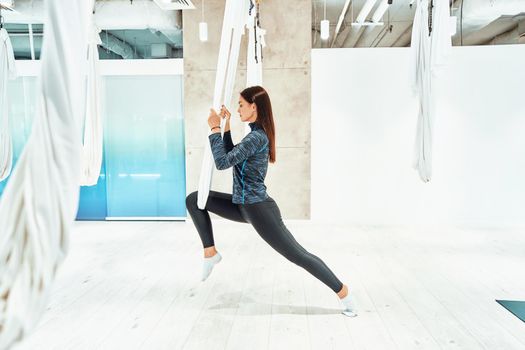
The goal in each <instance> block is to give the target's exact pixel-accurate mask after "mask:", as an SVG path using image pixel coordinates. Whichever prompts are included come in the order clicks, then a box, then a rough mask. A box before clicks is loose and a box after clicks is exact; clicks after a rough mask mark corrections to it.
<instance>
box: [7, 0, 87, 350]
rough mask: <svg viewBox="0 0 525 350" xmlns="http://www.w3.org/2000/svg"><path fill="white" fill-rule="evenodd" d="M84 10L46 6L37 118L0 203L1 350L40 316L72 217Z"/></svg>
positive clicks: (72, 2) (75, 2)
mask: <svg viewBox="0 0 525 350" xmlns="http://www.w3.org/2000/svg"><path fill="white" fill-rule="evenodd" d="M86 5H87V2H85V1H82V0H48V1H45V2H44V8H45V10H46V21H45V26H44V28H45V36H44V42H43V48H42V60H41V65H42V70H41V76H40V80H39V90H38V94H37V101H38V108H37V114H36V116H35V119H34V123H33V127H32V132H31V136H30V137H29V140H28V142H27V144H26V146H25V148H24V151H23V153H22V155H21V157H20V159H19V161H18V163H17V166H16V167H15V168H14V170H13V174H12V176H11V178H10V180H9V183H8V184H7V187H6V189H5V192H4V194H3V196H2V198H1V200H0V227H1V236H0V349H8V348H10V347H11V346H12V345H13V344H14V343H16V342H18V341H21V340H22V339H23V338H24V337H26V336H27V335H28V334H29V332H30V331H31V330H32V329H33V328H34V327H35V326H36V324H37V322H38V320H39V318H40V316H41V314H42V313H43V311H44V310H45V307H46V304H47V300H48V295H49V291H50V287H51V283H52V282H53V279H54V276H55V274H56V272H57V269H58V267H59V265H60V263H61V262H62V260H63V259H64V257H65V254H66V251H67V247H68V240H69V231H70V227H71V226H72V223H73V220H74V218H75V215H76V212H77V206H78V197H79V185H78V184H79V180H80V178H79V177H80V156H81V140H82V139H81V135H82V128H81V120H82V118H81V113H80V112H81V111H80V109H79V108H78V106H80V103H79V102H80V101H81V95H80V87H81V85H82V82H83V81H84V71H83V70H82V69H79V67H83V66H84V65H85V64H84V62H85V59H86V48H87V45H86V36H85V35H86V28H85V24H86V16H87V14H88V11H89V9H88V7H87V6H86Z"/></svg>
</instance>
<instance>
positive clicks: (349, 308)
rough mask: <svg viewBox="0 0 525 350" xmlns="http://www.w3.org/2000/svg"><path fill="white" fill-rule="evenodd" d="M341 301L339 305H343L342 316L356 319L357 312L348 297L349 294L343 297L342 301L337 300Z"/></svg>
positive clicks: (350, 298) (351, 299)
mask: <svg viewBox="0 0 525 350" xmlns="http://www.w3.org/2000/svg"><path fill="white" fill-rule="evenodd" d="M339 300H341V304H343V311H342V313H343V315H345V316H348V317H356V316H357V311H356V307H355V305H354V303H353V298H352V297H351V296H350V292H348V295H347V296H346V297H344V298H343V299H339Z"/></svg>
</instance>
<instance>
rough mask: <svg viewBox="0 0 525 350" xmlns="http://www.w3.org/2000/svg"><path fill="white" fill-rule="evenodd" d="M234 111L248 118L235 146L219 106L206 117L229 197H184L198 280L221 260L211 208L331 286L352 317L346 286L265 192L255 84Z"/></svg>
mask: <svg viewBox="0 0 525 350" xmlns="http://www.w3.org/2000/svg"><path fill="white" fill-rule="evenodd" d="M237 111H238V112H239V114H240V117H241V120H242V121H243V122H249V125H250V128H251V132H250V133H249V134H248V135H246V136H245V137H244V138H243V139H242V141H241V142H240V143H239V144H237V145H235V146H234V145H233V142H232V138H231V133H230V116H231V114H230V112H229V111H228V110H227V109H226V108H225V107H224V106H223V107H222V108H221V111H220V116H219V115H217V113H216V112H215V110H213V109H211V112H210V116H209V118H208V124H209V126H210V128H211V131H212V134H210V135H209V140H210V144H211V149H212V153H213V158H214V159H215V165H216V167H217V169H218V170H223V169H228V168H230V167H233V195H232V194H227V193H220V192H215V191H210V193H209V196H208V201H207V203H206V207H205V209H204V210H200V209H199V208H198V207H197V192H193V193H191V194H190V195H188V197H187V198H186V206H187V208H188V211H189V213H190V215H191V218H192V220H193V223H194V224H195V227H196V228H197V231H198V232H199V235H200V238H201V240H202V244H203V246H204V265H203V272H202V280H203V281H204V280H205V279H206V278H208V276H209V275H210V273H211V271H212V269H213V267H214V265H215V264H217V263H218V262H219V261H221V259H222V258H221V255H220V254H219V252H217V250H216V249H215V243H214V240H213V229H212V225H211V221H210V216H209V214H208V212H212V213H215V214H217V215H219V216H221V217H223V218H226V219H229V220H233V221H238V222H244V223H250V224H252V225H253V227H254V228H255V230H256V231H257V233H259V235H260V236H261V237H262V239H264V240H265V241H266V242H267V243H268V244H269V245H270V246H271V247H272V248H273V249H275V250H276V251H277V252H278V253H280V254H281V255H283V256H284V257H285V258H286V259H288V260H290V261H291V262H293V263H294V264H296V265H299V266H301V267H302V268H304V269H306V270H307V271H308V272H310V273H311V274H312V275H313V276H315V277H316V278H318V279H319V280H320V281H321V282H323V283H324V284H326V285H327V286H328V287H329V288H331V289H332V290H333V291H334V292H335V293H336V294H337V296H338V297H339V298H340V300H341V302H342V304H343V314H345V315H347V316H356V315H357V314H356V313H355V309H354V307H353V306H352V303H351V298H350V295H349V293H348V287H347V286H346V285H344V284H343V283H341V281H340V280H339V279H338V278H337V277H336V276H335V275H334V273H333V272H332V271H331V270H330V269H329V268H328V266H326V264H325V263H324V262H323V261H322V260H321V259H319V258H318V257H317V256H315V255H313V254H311V253H309V252H308V251H307V250H306V249H304V248H303V247H302V246H301V245H300V244H299V243H298V242H297V241H296V240H295V238H294V237H293V236H292V234H291V233H290V231H288V229H287V228H286V226H285V225H284V223H283V221H282V218H281V213H280V211H279V207H278V206H277V204H276V203H275V201H274V200H273V199H272V198H271V197H270V196H268V194H267V193H266V186H265V185H264V178H265V177H266V171H267V169H268V161H270V162H271V163H274V162H275V126H274V123H273V115H272V105H271V102H270V97H269V96H268V93H267V92H266V90H264V89H263V88H262V87H260V86H253V87H249V88H247V89H245V90H243V91H242V92H241V94H240V96H239V109H238V110H237ZM221 117H223V118H226V123H225V130H224V138H222V137H221V128H220V121H221V119H220V118H221Z"/></svg>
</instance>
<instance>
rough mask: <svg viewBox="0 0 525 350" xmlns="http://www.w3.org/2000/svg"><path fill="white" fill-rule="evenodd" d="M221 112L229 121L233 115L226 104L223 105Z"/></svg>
mask: <svg viewBox="0 0 525 350" xmlns="http://www.w3.org/2000/svg"><path fill="white" fill-rule="evenodd" d="M219 114H220V116H221V117H223V118H226V122H229V121H230V117H231V116H232V114H231V113H230V111H229V110H228V109H227V108H226V106H225V105H222V107H221V112H220V113H219Z"/></svg>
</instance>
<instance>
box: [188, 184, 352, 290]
mask: <svg viewBox="0 0 525 350" xmlns="http://www.w3.org/2000/svg"><path fill="white" fill-rule="evenodd" d="M186 207H187V208H188V211H189V213H190V215H191V218H192V220H193V223H194V224H195V227H196V228H197V231H198V232H199V235H200V237H201V240H202V245H203V246H204V248H207V247H211V246H213V245H215V244H214V241H213V228H212V225H211V220H210V215H209V214H208V212H212V213H215V214H217V215H219V216H221V217H223V218H225V219H228V220H233V221H237V222H244V223H251V224H252V225H253V227H254V228H255V230H256V231H257V233H259V235H260V236H261V237H262V239H264V240H265V241H266V243H268V244H269V245H270V246H271V247H272V248H273V249H275V250H276V251H277V252H278V253H279V254H281V255H282V256H284V257H285V258H286V259H288V260H290V261H291V262H293V263H294V264H296V265H299V266H301V267H302V268H304V269H305V270H306V271H308V272H310V273H311V274H312V275H313V276H315V277H316V278H317V279H319V280H320V281H321V282H323V283H324V284H326V285H327V286H328V287H329V288H331V289H332V290H333V291H334V292H335V293H337V292H339V291H341V289H342V288H343V284H342V283H341V281H339V279H338V278H337V277H336V276H335V275H334V273H333V272H332V271H331V270H330V269H329V268H328V266H326V264H325V263H324V262H323V261H322V260H321V259H319V258H318V257H317V256H315V255H313V254H311V253H309V252H308V251H307V250H306V249H304V248H303V247H302V246H301V245H300V244H299V243H298V242H297V241H296V240H295V238H294V237H293V236H292V234H291V233H290V231H288V229H287V228H286V226H284V223H283V220H282V218H281V212H280V210H279V207H278V206H277V203H275V201H274V200H273V199H272V198H271V197H268V198H267V199H266V200H264V201H262V202H258V203H253V204H235V203H232V195H231V194H227V193H221V192H215V191H210V194H209V196H208V201H207V203H206V208H205V209H204V210H200V209H199V208H198V207H197V192H192V193H191V194H189V195H188V197H186Z"/></svg>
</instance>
